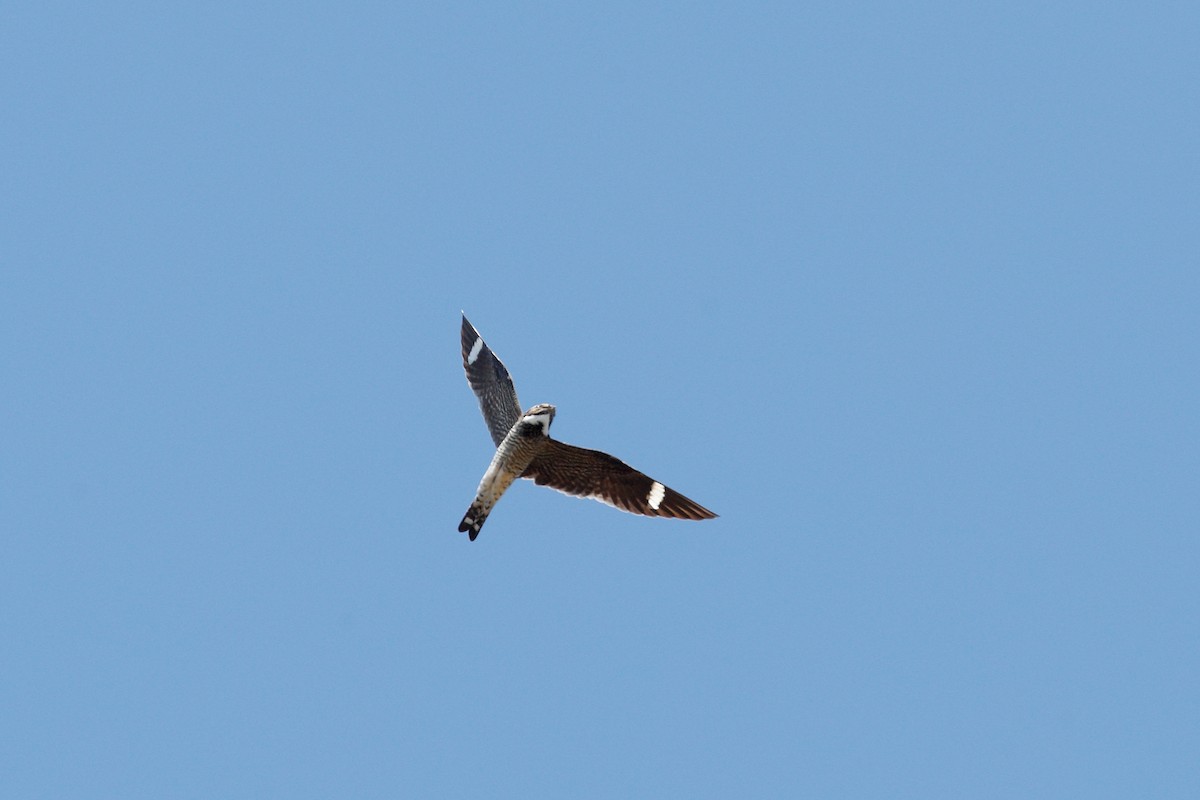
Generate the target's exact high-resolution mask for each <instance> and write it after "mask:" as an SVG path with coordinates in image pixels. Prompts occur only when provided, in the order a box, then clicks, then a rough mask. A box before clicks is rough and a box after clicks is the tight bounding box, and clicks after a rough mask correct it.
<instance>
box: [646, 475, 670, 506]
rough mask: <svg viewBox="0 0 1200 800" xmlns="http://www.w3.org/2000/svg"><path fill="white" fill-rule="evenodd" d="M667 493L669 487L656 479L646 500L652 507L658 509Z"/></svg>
mask: <svg viewBox="0 0 1200 800" xmlns="http://www.w3.org/2000/svg"><path fill="white" fill-rule="evenodd" d="M666 495H667V487H665V486H663V485H662V484H661V483H659V482H658V481H655V482H654V483H653V484H652V485H651V486H650V494H648V495H646V502H647V503H649V504H650V507H651V508H653V509H654V510H655V511H658V507H659V506H660V505H662V501H663V498H664V497H666Z"/></svg>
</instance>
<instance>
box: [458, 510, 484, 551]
mask: <svg viewBox="0 0 1200 800" xmlns="http://www.w3.org/2000/svg"><path fill="white" fill-rule="evenodd" d="M489 513H491V509H490V508H487V507H486V506H484V505H483V504H482V503H480V502H479V501H478V500H476V501H475V502H474V503H471V507H470V508H468V509H467V513H466V514H464V515H463V518H462V522H460V523H458V531H459V533H464V532H469V533H470V536H471V541H472V542H473V541H475V537H476V536H478V535H479V529H480V528H482V527H483V523H484V522H485V521H487V518H488V514H489Z"/></svg>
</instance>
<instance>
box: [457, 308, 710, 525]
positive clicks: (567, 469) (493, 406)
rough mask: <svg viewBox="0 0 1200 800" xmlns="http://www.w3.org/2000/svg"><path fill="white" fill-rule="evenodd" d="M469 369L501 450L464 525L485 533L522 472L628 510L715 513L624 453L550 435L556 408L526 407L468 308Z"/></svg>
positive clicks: (465, 344)
mask: <svg viewBox="0 0 1200 800" xmlns="http://www.w3.org/2000/svg"><path fill="white" fill-rule="evenodd" d="M462 355H463V369H464V370H465V371H466V374H467V383H468V384H470V386H471V389H472V391H474V392H475V396H476V398H478V400H479V408H480V410H481V411H482V412H483V418H484V421H485V422H486V423H487V426H488V431H489V432H490V433H491V436H492V441H493V442H494V443H495V444H496V454H495V455H494V456H493V457H492V463H491V464H490V465H489V466H488V469H487V472H485V473H484V476H483V480H481V481H480V482H479V488H478V489H477V490H476V493H475V500H474V501H473V502H472V503H471V507H470V508H469V509H467V513H466V514H465V515H464V516H463V519H462V522H461V523H460V524H459V526H458V529H459V531H462V532H467V533H469V534H470V538H471V540H472V541H474V540H475V537H476V536H478V535H479V529H480V528H481V527H482V526H483V523H484V521H485V520H486V519H487V517H488V514H490V513H491V510H492V508H493V507H494V506H495V505H496V503H497V501H499V500H500V497H501V495H503V494H504V492H505V491H506V490H507V489H508V487H509V486H511V485H512V483H513V481H515V480H516V479H517V478H528V479H530V480H532V481H534V482H535V483H537V484H538V485H543V486H549V487H550V488H552V489H557V490H558V491H560V492H565V493H567V494H572V495H576V496H580V497H591V498H593V499H596V500H599V501H601V502H603V503H607V504H608V505H611V506H613V507H615V508H619V509H621V510H622V511H628V512H630V513H633V514H642V515H645V516H651V517H675V518H678V519H711V518H713V517H715V516H716V514H714V513H712V512H711V511H709V510H708V509H706V508H704V507H703V506H701V505H700V504H698V503H696V502H694V501H692V500H689V499H688V498H686V497H684V496H683V495H681V494H679V493H678V492H676V491H674V490H672V489H669V488H667V487H666V486H665V485H663V484H662V483H659V482H658V481H656V480H654V479H653V478H650V477H649V476H647V475H645V474H643V473H641V472H638V471H637V470H635V469H634V468H633V467H630V466H629V465H628V464H626V463H625V462H623V461H621V460H620V459H617V458H614V457H613V456H610V455H608V454H607V453H602V452H600V451H598V450H588V449H586V448H582V447H575V446H574V445H569V444H566V443H564V442H560V441H558V440H556V439H551V438H550V423H551V422H553V421H554V414H555V408H554V406H552V405H550V404H548V403H540V404H538V405H536V406H534V407H532V408H531V409H529V410H528V411H526V412H525V413H524V414H522V413H521V407H520V404H519V403H518V402H517V392H516V389H515V388H514V387H513V382H512V378H511V377H510V376H509V374H508V370H507V369H506V368H505V366H504V364H503V363H501V361H500V359H499V358H497V357H496V355H495V353H493V352H492V351H491V349H490V348H489V347H488V346H487V345H486V344H485V343H484V341H483V339H482V338H481V337H480V336H479V332H478V331H476V330H475V328H474V327H473V326H472V325H471V323H470V322H468V321H467V317H466V315H465V314H464V315H463V324H462Z"/></svg>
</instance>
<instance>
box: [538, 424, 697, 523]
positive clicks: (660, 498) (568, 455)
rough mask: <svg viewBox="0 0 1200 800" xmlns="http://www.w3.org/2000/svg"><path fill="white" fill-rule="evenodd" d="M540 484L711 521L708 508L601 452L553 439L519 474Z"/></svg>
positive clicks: (637, 509)
mask: <svg viewBox="0 0 1200 800" xmlns="http://www.w3.org/2000/svg"><path fill="white" fill-rule="evenodd" d="M521 477H522V478H530V479H532V480H533V481H534V482H535V483H537V484H538V485H540V486H549V487H550V488H551V489H557V490H558V491H560V492H565V493H566V494H573V495H576V496H579V497H590V498H592V499H593V500H599V501H600V502H602V503H607V504H608V505H610V506H613V507H614V508H619V509H621V510H622V511H628V512H630V513H632V514H642V515H644V516H647V517H675V518H677V519H712V518H713V517H715V516H717V515H716V514H714V513H713V512H711V511H709V510H708V509H707V508H705V507H704V506H702V505H700V504H699V503H697V502H695V501H694V500H689V499H688V498H686V497H684V496H683V495H681V494H680V493H679V492H677V491H675V490H674V489H668V488H667V487H666V486H665V485H664V484H662V483H659V482H658V481H656V480H654V479H653V478H651V477H650V476H648V475H644V474H642V473H641V472H638V471H637V470H636V469H634V468H633V467H631V466H629V465H628V464H626V463H625V462H624V461H621V460H620V459H618V458H613V457H612V456H610V455H609V454H608V453H601V452H600V451H599V450H587V449H585V448H582V447H575V446H574V445H570V444H565V443H563V442H560V441H558V440H557V439H549V440H548V441H547V442H546V443H545V445H544V446H543V449H542V451H541V452H540V453H539V454H538V455H537V457H536V458H534V460H533V462H532V463H531V464H530V465H529V466H528V467H527V468H526V469H525V472H523V473H522V474H521Z"/></svg>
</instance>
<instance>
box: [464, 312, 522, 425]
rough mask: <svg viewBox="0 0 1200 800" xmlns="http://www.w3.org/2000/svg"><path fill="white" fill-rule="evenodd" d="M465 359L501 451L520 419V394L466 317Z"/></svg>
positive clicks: (486, 419) (484, 413)
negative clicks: (506, 437)
mask: <svg viewBox="0 0 1200 800" xmlns="http://www.w3.org/2000/svg"><path fill="white" fill-rule="evenodd" d="M462 356H463V369H464V370H466V372H467V383H469V384H470V385H471V391H473V392H475V396H476V397H477V398H479V410H480V411H482V412H483V421H484V422H486V423H487V426H488V431H489V432H490V433H491V434H492V441H493V442H495V444H496V446H497V447H499V446H500V442H502V441H503V440H504V436H505V434H507V433H508V430H509V428H511V427H512V426H513V423H514V422H516V421H517V420H518V419H520V418H521V404H520V403H518V402H517V390H516V389H515V388H514V387H513V382H512V378H511V377H509V374H508V370H507V369H505V368H504V364H502V363H500V359H498V358H496V354H495V353H493V352H492V350H491V348H490V347H488V346H487V345H486V344H485V343H484V341H483V337H481V336H480V335H479V331H477V330H475V328H474V326H472V325H471V323H470V322H467V315H466V314H463V321H462Z"/></svg>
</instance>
